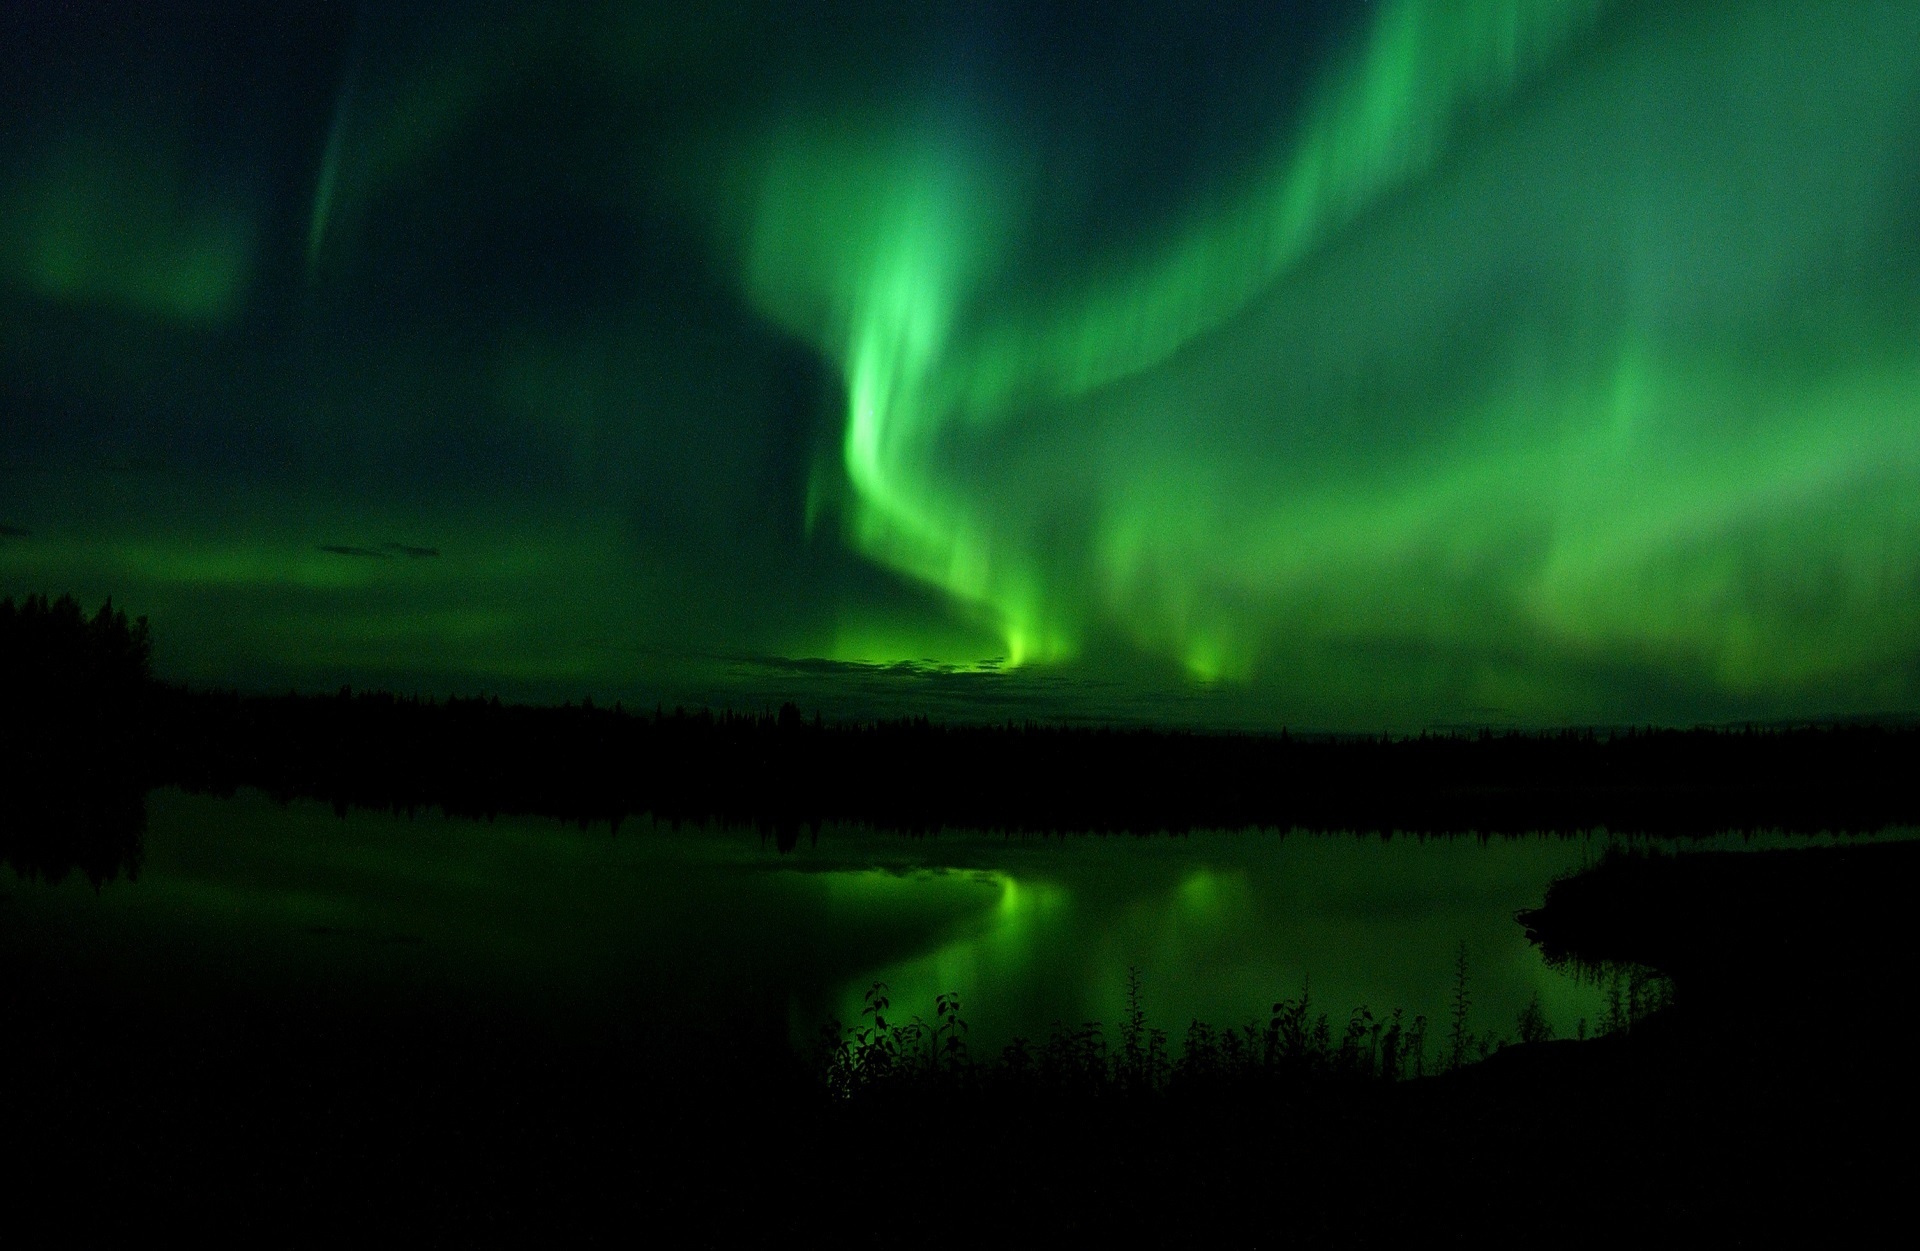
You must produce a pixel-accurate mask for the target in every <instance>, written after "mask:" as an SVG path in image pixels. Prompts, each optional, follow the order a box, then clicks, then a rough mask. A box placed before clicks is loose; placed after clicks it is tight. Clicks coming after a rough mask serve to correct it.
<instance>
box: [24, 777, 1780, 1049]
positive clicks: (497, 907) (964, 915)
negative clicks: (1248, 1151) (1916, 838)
mask: <svg viewBox="0 0 1920 1251" xmlns="http://www.w3.org/2000/svg"><path fill="white" fill-rule="evenodd" d="M1800 841H1801V842H1805V841H1807V840H1804V839H1803V840H1800ZM144 846H145V858H144V864H143V867H142V871H141V874H140V878H139V881H138V882H137V883H128V882H120V883H112V884H110V885H108V886H107V887H106V888H105V889H103V890H99V891H95V890H94V889H93V888H91V887H90V886H88V885H87V884H86V883H85V882H82V881H79V880H74V879H70V880H67V881H64V882H60V883H47V882H34V881H27V880H20V881H17V882H16V883H15V884H14V885H13V886H12V888H11V891H10V896H11V898H10V899H9V901H8V902H9V904H10V906H9V907H6V908H0V944H4V945H7V946H9V947H11V949H12V950H13V951H15V952H16V953H31V955H30V956H28V957H23V958H30V959H32V960H34V961H38V962H40V965H41V966H42V970H43V971H44V972H46V973H49V974H51V975H54V976H58V975H59V973H60V970H61V969H62V968H72V969H76V970H79V969H84V970H87V976H89V977H93V978H96V979H108V980H109V981H111V979H116V978H117V979H119V981H118V983H115V984H117V985H121V986H141V987H163V988H171V989H170V990H168V991H167V992H166V993H172V990H175V989H178V988H179V987H180V986H182V984H184V983H192V984H194V985H196V986H199V987H201V988H202V989H210V990H211V992H212V993H214V994H217V995H224V996H227V997H229V998H230V997H231V996H233V995H236V994H240V995H253V994H264V993H272V994H283V995H288V996H307V997H320V998H321V999H324V997H326V996H336V997H338V998H339V999H340V1000H341V1001H343V1002H344V1001H347V1000H353V1001H363V1000H365V999H366V998H367V997H368V996H369V995H376V996H377V995H383V994H386V995H394V996H397V997H400V998H402V999H405V1000H407V1001H410V1002H417V1001H436V1000H437V999H445V1000H446V1001H448V1002H457V1003H459V1004H461V1005H463V1007H464V1008H466V1009H471V1008H473V1007H475V1006H478V1007H480V1008H481V1009H482V1010H485V1011H490V1012H496V1013H501V1014H505V1015H509V1016H513V1017H516V1018H519V1019H521V1020H525V1021H533V1022H539V1023H540V1025H541V1028H551V1029H555V1030H559V1031H562V1032H564V1031H570V1030H588V1031H592V1032H594V1033H595V1034H596V1036H598V1037H601V1038H606V1037H609V1036H612V1037H615V1038H618V1039H620V1040H621V1041H622V1043H623V1045H631V1046H632V1047H634V1048H635V1049H636V1051H638V1052H641V1053H645V1052H647V1051H648V1050H649V1049H666V1048H669V1047H671V1046H674V1045H679V1046H683V1047H690V1048H693V1049H695V1050H698V1049H700V1048H704V1047H708V1046H711V1045H712V1044H713V1040H714V1039H716V1038H720V1037H726V1038H731V1039H735V1040H738V1039H740V1038H743V1037H761V1038H763V1039H766V1040H771V1041H778V1042H780V1043H785V1042H787V1041H793V1042H800V1043H806V1042H810V1041H811V1040H812V1038H813V1037H814V1036H815V1034H816V1033H817V1031H818V1028H819V1026H820V1024H821V1023H822V1022H824V1021H826V1020H827V1019H828V1018H830V1017H835V1016H837V1017H838V1018H840V1019H841V1020H843V1021H854V1020H857V1019H858V1017H859V1014H860V1007H861V999H862V995H863V993H864V992H865V990H866V989H867V988H868V987H869V986H870V985H871V984H872V983H873V982H875V981H884V982H886V983H888V984H889V985H890V987H891V988H892V999H893V1002H894V1005H895V1011H896V1013H897V1014H899V1015H901V1016H902V1017H911V1016H913V1015H916V1014H917V1015H921V1016H925V1017H929V1018H930V1017H931V1016H932V1014H933V1002H934V997H935V995H936V994H939V993H943V992H948V991H957V992H959V993H960V995H961V997H962V1000H963V1002H964V1003H965V1005H966V1016H967V1019H968V1021H969V1023H970V1024H971V1026H972V1031H973V1032H972V1039H971V1041H972V1042H973V1045H974V1046H975V1047H976V1048H977V1049H989V1050H997V1049H998V1048H999V1047H1000V1046H1001V1045H1003V1044H1004V1043H1005V1042H1007V1041H1009V1040H1010V1039H1012V1038H1013V1037H1014V1036H1016V1035H1024V1036H1027V1037H1029V1038H1038V1037H1042V1036H1044V1035H1045V1034H1046V1033H1047V1032H1048V1030H1049V1029H1050V1027H1051V1026H1052V1025H1053V1023H1054V1022H1056V1021H1058V1022H1061V1023H1063V1024H1066V1025H1069V1026H1072V1025H1078V1024H1080V1023H1082V1022H1086V1021H1101V1022H1105V1023H1106V1024H1107V1025H1108V1026H1109V1028H1110V1029H1111V1028H1112V1027H1113V1026H1114V1025H1115V1024H1116V1023H1117V1022H1118V1021H1119V1020H1120V1018H1121V1012H1122V1005H1123V1002H1124V996H1125V986H1126V978H1127V972H1128V970H1129V968H1137V969H1139V971H1140V974H1141V977H1142V980H1143V986H1144V999H1145V1007H1146V1009H1147V1012H1148V1014H1149V1018H1150V1022H1151V1024H1153V1025H1156V1026H1158V1027H1160V1028H1163V1029H1166V1030H1167V1031H1168V1033H1169V1034H1170V1035H1172V1036H1173V1037H1175V1038H1176V1039H1177V1038H1178V1037H1179V1036H1180V1034H1181V1033H1182V1032H1184V1030H1185V1028H1186V1026H1187V1023H1188V1022H1189V1021H1190V1020H1192V1019H1195V1018H1198V1019H1201V1020H1206V1021H1209V1022H1212V1023H1213V1024H1216V1025H1223V1026H1224V1025H1231V1024H1238V1023H1241V1022H1245V1021H1248V1020H1254V1019H1264V1017H1265V1015H1266V1013H1267V1011H1268V1009H1269V1008H1270V1006H1271V1004H1272V1003H1273V1001H1274V1000H1275V999H1277V998H1280V997H1283V996H1285V997H1291V996H1295V995H1298V994H1299V993H1300V992H1301V990H1302V988H1303V987H1309V986H1310V988H1311V994H1312V996H1313V1000H1314V1004H1315V1009H1316V1011H1324V1012H1327V1013H1329V1014H1330V1015H1331V1016H1333V1017H1334V1019H1335V1020H1336V1021H1343V1020H1344V1018H1345V1016H1346V1014H1347V1013H1348V1012H1349V1011H1351V1010H1353V1009H1355V1008H1358V1007H1359V1006H1361V1005H1363V1004H1364V1005H1367V1006H1369V1007H1371V1008H1372V1009H1373V1011H1374V1013H1375V1015H1376V1016H1382V1015H1384V1014H1385V1013H1386V1012H1388V1011H1390V1010H1391V1009H1393V1008H1396V1007H1399V1008H1404V1009H1405V1010H1406V1012H1407V1014H1408V1016H1409V1017H1411V1016H1413V1015H1415V1014H1424V1015H1426V1016H1427V1017H1428V1018H1429V1020H1430V1021H1434V1022H1438V1021H1440V1020H1442V1019H1443V1018H1444V1016H1445V1013H1446V1009H1447V996H1448V992H1449V990H1450V988H1451V986H1452V984H1453V977H1454V959H1455V955H1456V952H1457V951H1458V950H1459V947H1460V945H1461V944H1462V943H1464V944H1465V945H1466V950H1467V953H1468V960H1469V976H1470V979H1471V989H1472V1003H1473V1012H1474V1020H1473V1028H1474V1029H1476V1030H1478V1031H1493V1032H1495V1033H1498V1034H1503V1035H1511V1034H1512V1033H1514V1022H1515V1018H1516V1016H1517V1015H1518V1013H1519V1011H1520V1009H1521V1008H1522V1007H1523V1006H1524V1005H1525V1004H1526V1003H1527V1002H1528V1001H1529V999H1531V998H1533V997H1534V996H1536V995H1537V996H1538V998H1539V1000H1540V1003H1541V1005H1542V1006H1543V1008H1544V1009H1545V1012H1546V1015H1547V1020H1548V1021H1549V1023H1550V1024H1551V1025H1552V1026H1553V1027H1554V1029H1555V1030H1556V1032H1558V1033H1560V1034H1562V1035H1570V1034H1572V1033H1574V1032H1575V1029H1576V1025H1577V1022H1578V1021H1579V1020H1580V1019H1581V1018H1586V1019H1587V1020H1589V1021H1596V1020H1597V1019H1598V1018H1599V1016H1600V1015H1601V1013H1602V1011H1603V1010H1604V1005H1603V998H1604V995H1603V992H1602V991H1601V990H1600V989H1599V988H1597V987H1594V986H1592V985H1583V984H1582V983H1581V982H1580V981H1578V980H1577V979H1576V978H1575V977H1574V976H1572V975H1571V974H1567V973H1562V972H1559V971H1555V970H1553V969H1550V968H1548V967H1547V966H1546V965H1545V964H1544V962H1543V961H1542V960H1541V959H1540V956H1539V954H1538V952H1537V951H1536V950H1535V949H1533V948H1532V947H1531V946H1530V945H1529V944H1528V942H1527V940H1526V937H1525V934H1524V932H1523V931H1522V930H1521V928H1520V926H1518V925H1517V924H1515V923H1514V921H1513V919H1512V918H1513V913H1514V911H1515V910H1517V909H1520V908H1524V907H1530V906H1534V905H1537V904H1538V903H1539V902H1540V900H1541V898H1542V895H1543V893H1544V891H1545V888H1546V885H1547V883H1548V882H1549V881H1550V880H1551V879H1552V878H1553V877H1554V876H1555V875H1556V874H1558V873H1561V872H1564V871H1567V870H1569V869H1574V868H1578V867H1580V866H1581V865H1582V864H1583V863H1585V862H1587V861H1590V860H1591V859H1593V858H1594V857H1596V856H1597V855H1598V854H1599V852H1600V850H1601V846H1602V840H1599V839H1586V838H1579V839H1564V838H1554V839H1517V838H1516V839H1496V840H1493V841H1491V842H1487V843H1482V842H1480V841H1478V840H1474V839H1455V840H1443V839H1432V840H1426V841H1418V840H1406V839H1401V840H1392V841H1386V840H1381V839H1373V838H1369V839H1360V838H1353V837H1339V836H1319V835H1293V836H1289V837H1285V838H1281V837H1278V836H1275V835H1272V834H1266V835H1254V834H1242V835H1226V834H1212V835H1199V834H1196V835H1192V836H1190V837H1183V838H1164V837H1163V838H1156V839H1136V838H1127V837H1105V838H1102V837H1084V838H1070V839H1065V840H1061V839H1027V840H1022V839H1017V838H1003V837H999V836H965V835H954V834H947V835H943V836H940V837H938V838H929V839H919V840H910V839H903V838H899V837H895V836H889V835H884V834H873V833H868V832H860V831H853V830H846V829H837V828H832V827H829V828H827V829H825V830H823V831H822V832H821V833H820V836H819V838H818V840H817V841H809V842H804V843H803V844H802V845H801V846H799V847H798V848H797V849H796V850H794V851H793V852H791V853H785V854H783V853H780V852H778V851H776V850H775V849H774V848H773V847H771V846H768V845H766V844H765V843H763V842H762V841H761V840H760V839H759V838H757V837H754V836H753V835H751V834H745V833H741V832H731V833H729V832H726V831H714V830H706V829H694V828H682V829H679V830H674V829H669V828H667V827H664V826H662V827H653V826H646V825H638V826H636V825H634V824H632V823H629V824H628V825H626V826H623V827H622V829H621V832H620V833H619V834H618V835H615V834H613V833H611V832H610V831H608V830H607V829H606V828H604V827H603V828H601V829H598V830H586V831H582V830H578V829H574V828H571V827H567V826H563V825H561V824H559V823H557V822H548V821H537V820H519V821H506V820H502V821H499V822H495V823H474V822H467V821H460V820H452V819H447V818H442V817H427V816H423V817H418V818H411V819H410V818H406V817H394V816H388V815H382V814H370V813H354V814H351V815H350V816H348V817H347V818H346V819H345V820H342V819H339V818H337V817H336V816H335V815H334V814H333V812H332V811H331V810H330V809H329V808H326V807H324V806H322V805H319V804H315V803H304V802H302V803H295V804H292V805H290V806H286V807H281V806H279V805H276V804H274V803H273V802H271V801H270V800H268V799H266V798H264V797H262V796H259V795H255V794H249V793H244V792H243V793H242V794H241V795H240V796H237V797H235V798H232V799H215V798H207V797H199V796H190V795H185V794H182V793H180V792H177V791H160V792H156V793H155V794H154V795H153V796H152V797H151V800H150V803H149V817H148V829H147V833H146V837H145V840H144ZM100 989H101V990H102V991H103V992H105V993H112V991H113V990H114V985H107V984H103V985H102V986H101V987H100ZM154 993H161V992H154Z"/></svg>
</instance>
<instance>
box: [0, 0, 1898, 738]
mask: <svg viewBox="0 0 1920 1251" xmlns="http://www.w3.org/2000/svg"><path fill="white" fill-rule="evenodd" d="M682 9H687V10H689V11H688V12H682V11H681V10H682ZM101 12H105V10H102V11H101ZM101 12H88V13H76V12H75V11H73V8H72V6H66V5H60V4H55V3H52V0H25V2H24V3H22V4H19V5H10V6H8V8H7V12H6V15H5V16H4V17H3V18H0V47H4V49H5V51H4V52H0V58H4V60H0V83H4V84H5V86H4V88H3V89H0V91H3V92H4V94H0V108H4V109H5V111H6V115H7V117H8V119H9V121H8V124H7V125H6V126H5V127H4V128H0V320H3V323H4V327H5V334H4V335H0V361H3V362H4V365H5V368H4V370H3V371H0V405H4V407H0V420H3V421H4V422H5V423H6V434H7V437H6V439H5V440H4V445H3V447H4V450H0V525H4V526H6V527H7V529H6V531H5V535H4V537H0V591H4V592H6V593H19V592H22V591H27V590H39V589H47V590H64V589H72V590H74V591H75V592H77V593H80V594H82V595H85V596H88V597H92V598H98V597H99V596H102V595H105V594H108V593H112V594H114V595H116V596H117V597H118V598H119V600H120V601H121V602H123V603H125V604H127V605H128V606H130V607H131V608H133V609H134V610H135V611H144V612H147V613H149V614H150V615H152V616H153V617H154V619H155V622H156V626H157V628H158V631H159V640H160V649H159V660H160V663H161V667H162V668H163V670H165V671H167V672H168V673H169V674H171V675H174V676H180V677H186V678H190V679H193V680H196V681H209V682H223V683H240V684H244V685H256V686H276V685H278V686H284V685H300V686H313V687H328V686H332V685H335V684H337V683H339V682H341V681H353V682H358V683H369V682H378V683H388V684H396V685H400V686H403V687H408V688H414V687H425V688H427V689H432V690H449V689H453V690H472V689H476V688H477V689H488V690H498V691H502V692H504V693H508V694H513V695H525V696H529V697H534V698H558V697H562V696H578V695H580V694H584V693H587V692H592V693H594V694H595V695H596V696H597V697H599V698H602V699H612V698H625V699H628V700H630V701H638V702H641V703H642V704H650V703H652V702H654V701H656V700H665V701H666V702H669V703H672V702H677V701H688V702H714V703H729V704H733V705H734V706H746V707H758V706H764V705H767V704H770V703H777V702H779V701H780V700H782V699H785V698H790V697H791V698H798V699H800V700H801V701H802V702H803V703H806V704H809V705H820V706H824V707H825V708H827V709H828V711H830V712H842V713H851V714H866V713H871V712H895V711H929V712H933V713H935V714H937V715H949V716H968V715H979V716H991V717H998V716H1002V715H1008V714H1016V715H1020V714H1027V715H1037V716H1045V717H1084V718H1102V717H1107V716H1125V717H1145V718H1149V719H1156V720H1173V721H1180V722H1203V723H1230V724H1266V725H1273V724H1282V723H1284V724H1290V725H1294V726H1325V727H1337V728H1381V727H1389V726H1390V727H1395V728H1410V727H1417V726H1422V725H1428V724H1444V723H1453V722H1486V721H1492V722H1521V723H1552V722H1566V721H1573V722H1586V721H1621V720H1661V721H1683V722H1687V721H1694V720H1702V719H1707V720H1714V719H1722V718H1746V717H1763V718H1764V717H1791V716H1804V715H1822V714H1833V713H1860V712H1896V713H1898V712H1914V711H1920V489H1917V488H1920V156H1916V155H1915V154H1916V153H1920V62H1917V61H1916V60H1915V59H1914V58H1913V57H1912V56H1911V55H1909V50H1910V49H1912V48H1914V47H1916V46H1920V8H1916V7H1915V6H1913V5H1911V4H1908V3H1904V2H1903V0H1849V2H1842V0H1813V2H1808V0H1748V2H1742V3H1727V4H1714V5H1701V4H1694V3H1681V2H1678V0H1674V2H1671V3H1665V2H1653V0H1648V2H1640V3H1631V2H1628V0H1616V2H1615V3H1606V2H1604V0H1463V2H1455V0H1379V2H1376V3H1358V2H1353V3H1331V2H1320V3H1294V4H1277V5H1268V6H1201V9H1200V11H1199V12H1198V13H1197V14H1196V12H1194V11H1193V9H1192V7H1191V6H1172V5H1166V4H1162V3H1150V2H1148V0H1124V2H1120V3H1102V4H1094V3H1072V4H1058V3H1056V4H1017V5H1016V4H997V3H987V4H980V3H974V4H965V5H960V4H954V5H944V4H933V5H927V6H915V7H914V8H913V9H912V10H911V11H910V13H908V14H903V13H902V12H901V11H900V10H899V8H898V6H885V5H877V4H866V3H835V4H830V5H820V6H792V5H770V4H764V3H758V2H755V0H733V2H731V3H720V4H708V5H699V6H664V5H652V4H620V3H613V2H612V0H604V2H597V0H575V2H573V3H568V4H533V3H485V4H461V5H454V4H451V3H446V4H431V3H429V4H393V5H379V6H373V5H367V6H360V7H358V8H356V6H353V5H350V4H345V3H332V4H327V3H319V4H310V5H295V6H292V7H290V8H288V9H287V10H286V12H285V13H280V12H279V11H278V10H276V11H275V13H274V14H262V15H260V16H258V17H257V18H250V19H242V20H235V19H234V18H233V15H232V13H231V10H230V6H224V5H219V4H215V3H212V0H206V2H204V3H182V2H179V0H172V2H169V3H164V4H156V5H150V6H149V5H143V6H139V7H138V9H137V10H132V11H125V12H123V11H121V10H118V9H115V10H113V11H112V12H113V15H112V16H111V17H105V16H101Z"/></svg>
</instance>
